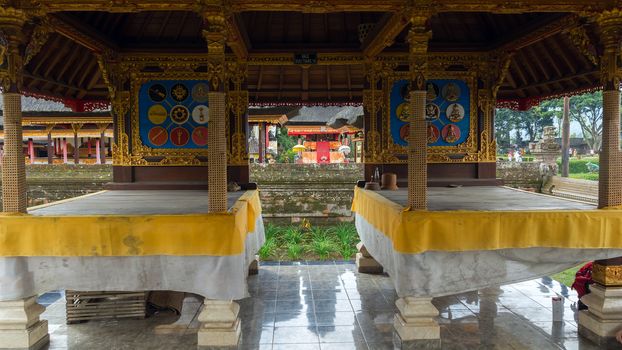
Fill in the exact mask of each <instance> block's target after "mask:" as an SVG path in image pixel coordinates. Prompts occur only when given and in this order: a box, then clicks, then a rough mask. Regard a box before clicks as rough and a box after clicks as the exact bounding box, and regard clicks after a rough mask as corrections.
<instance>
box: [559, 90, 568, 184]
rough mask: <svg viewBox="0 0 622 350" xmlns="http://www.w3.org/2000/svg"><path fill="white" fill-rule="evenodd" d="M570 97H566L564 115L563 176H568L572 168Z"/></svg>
mask: <svg viewBox="0 0 622 350" xmlns="http://www.w3.org/2000/svg"><path fill="white" fill-rule="evenodd" d="M569 151H570V97H568V96H565V97H564V113H563V116H562V169H561V173H562V177H568V172H569V170H570V154H569Z"/></svg>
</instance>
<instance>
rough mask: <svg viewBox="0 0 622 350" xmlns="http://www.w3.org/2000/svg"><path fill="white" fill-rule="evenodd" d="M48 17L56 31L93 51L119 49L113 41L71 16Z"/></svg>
mask: <svg viewBox="0 0 622 350" xmlns="http://www.w3.org/2000/svg"><path fill="white" fill-rule="evenodd" d="M48 17H49V21H50V26H52V28H53V29H54V31H56V32H57V33H58V34H60V35H62V36H64V37H67V38H68V39H70V40H72V41H73V42H75V43H77V44H80V45H81V46H84V47H86V48H87V49H89V50H91V51H93V52H97V53H101V52H103V51H105V50H108V51H118V47H117V45H115V44H114V43H113V42H111V41H110V40H108V39H107V38H105V37H104V36H102V35H100V34H99V33H97V32H95V31H93V30H92V29H90V28H89V27H87V26H85V25H84V24H82V23H80V22H78V21H76V20H74V19H72V18H70V17H69V16H62V17H61V16H58V15H52V16H48Z"/></svg>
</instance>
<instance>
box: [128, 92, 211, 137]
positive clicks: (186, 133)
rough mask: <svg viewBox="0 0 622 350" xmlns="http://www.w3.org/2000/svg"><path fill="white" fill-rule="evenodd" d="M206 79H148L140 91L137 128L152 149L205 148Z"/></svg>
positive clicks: (206, 114)
mask: <svg viewBox="0 0 622 350" xmlns="http://www.w3.org/2000/svg"><path fill="white" fill-rule="evenodd" d="M208 91H209V85H208V82H207V81H206V80H149V81H147V82H145V83H143V84H142V85H141V86H140V88H139V91H138V129H139V135H140V140H141V141H142V144H143V145H144V146H147V147H150V148H152V149H206V148H207V124H208V111H209V105H208V98H207V94H208Z"/></svg>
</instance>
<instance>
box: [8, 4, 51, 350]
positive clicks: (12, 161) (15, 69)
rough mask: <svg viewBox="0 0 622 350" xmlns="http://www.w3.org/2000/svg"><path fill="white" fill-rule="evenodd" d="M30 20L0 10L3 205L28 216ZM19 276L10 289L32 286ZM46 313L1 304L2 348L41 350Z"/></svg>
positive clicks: (31, 305) (30, 300)
mask: <svg viewBox="0 0 622 350" xmlns="http://www.w3.org/2000/svg"><path fill="white" fill-rule="evenodd" d="M27 17H28V16H27V14H26V13H25V12H24V11H22V10H18V9H15V8H11V7H0V66H3V67H4V68H3V69H2V70H0V82H1V83H2V98H3V100H4V111H3V112H4V157H3V158H2V204H3V211H4V212H9V213H25V212H26V207H27V195H26V168H25V159H24V153H23V148H22V105H21V91H20V90H21V88H22V86H21V85H22V70H23V66H24V64H23V62H24V60H23V57H24V53H25V50H24V40H23V39H24V38H23V26H24V24H25V23H26V21H27V19H28V18H27ZM5 60H6V62H5ZM5 63H6V64H5ZM2 266H3V268H8V269H9V270H10V269H13V268H15V267H14V266H13V264H12V263H11V262H8V261H3V262H2ZM16 275H17V276H16V279H15V280H9V281H5V282H8V288H9V289H10V288H11V284H12V283H13V284H17V285H20V283H22V284H27V283H29V281H28V278H29V276H28V273H27V271H25V272H24V274H20V273H16ZM5 282H3V283H5ZM0 288H2V284H0ZM43 311H45V307H43V306H41V305H39V304H37V298H36V296H29V297H26V298H22V299H18V300H3V301H0V349H30V348H39V347H42V346H44V345H45V344H46V343H48V341H49V335H48V323H47V321H45V320H41V319H39V316H40V315H41V314H42V313H43Z"/></svg>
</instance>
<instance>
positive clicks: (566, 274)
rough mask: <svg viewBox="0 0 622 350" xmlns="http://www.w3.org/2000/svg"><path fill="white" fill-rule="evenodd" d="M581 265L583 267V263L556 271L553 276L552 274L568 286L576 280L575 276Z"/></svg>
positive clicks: (553, 277)
mask: <svg viewBox="0 0 622 350" xmlns="http://www.w3.org/2000/svg"><path fill="white" fill-rule="evenodd" d="M581 267H583V265H579V266H576V267H573V268H571V269H568V270H565V271H562V272H559V273H556V274H554V275H553V276H551V278H552V279H554V280H556V281H558V282H559V283H561V284H565V285H566V286H568V287H570V286H571V285H572V283H573V282H574V277H575V275H576V274H577V271H579V269H580V268H581Z"/></svg>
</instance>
